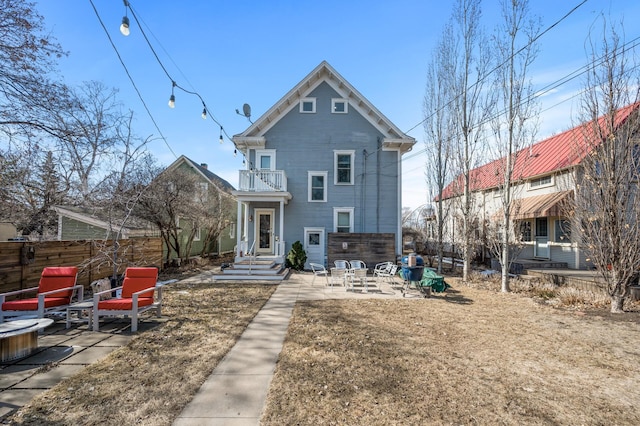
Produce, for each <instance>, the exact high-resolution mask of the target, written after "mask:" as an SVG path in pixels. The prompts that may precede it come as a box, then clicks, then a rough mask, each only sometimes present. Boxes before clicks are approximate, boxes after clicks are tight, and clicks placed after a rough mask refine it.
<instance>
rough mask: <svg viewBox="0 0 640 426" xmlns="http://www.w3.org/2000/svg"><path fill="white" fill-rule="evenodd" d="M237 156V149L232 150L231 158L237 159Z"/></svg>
mask: <svg viewBox="0 0 640 426" xmlns="http://www.w3.org/2000/svg"><path fill="white" fill-rule="evenodd" d="M237 156H238V150H237V149H234V150H233V157H234V158H235V157H237Z"/></svg>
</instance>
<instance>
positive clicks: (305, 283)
mask: <svg viewBox="0 0 640 426" xmlns="http://www.w3.org/2000/svg"><path fill="white" fill-rule="evenodd" d="M312 278H313V276H312V275H310V274H294V275H292V276H291V277H290V278H289V279H288V280H286V281H283V282H282V283H280V284H279V285H278V289H277V290H276V291H275V292H274V294H273V295H272V296H271V298H270V299H269V301H268V302H267V303H266V304H265V306H264V307H263V308H262V310H261V311H260V312H259V313H258V314H257V315H256V317H255V318H254V319H253V321H252V322H251V324H249V326H248V327H247V329H246V330H245V332H244V333H243V334H242V336H241V337H240V339H239V340H238V342H237V343H236V345H235V346H234V347H233V348H232V349H231V351H229V353H228V354H227V355H226V356H225V357H224V358H223V360H222V361H221V362H220V364H218V366H217V367H216V369H215V370H214V371H213V374H212V375H211V376H210V377H209V379H207V381H206V382H205V383H204V384H203V385H202V387H201V388H200V390H199V392H198V393H197V394H196V396H195V397H194V399H193V400H192V401H191V403H190V404H189V405H187V406H186V407H185V409H184V410H183V411H182V413H181V414H180V415H179V416H178V418H177V419H176V421H175V422H174V425H175V426H195V425H203V426H204V425H207V426H216V425H233V426H244V425H257V424H259V420H260V416H261V414H262V410H263V408H264V404H265V400H266V397H267V392H268V391H269V384H270V383H271V378H272V377H273V372H274V370H275V368H276V363H277V362H278V357H279V354H280V351H281V350H282V346H283V343H284V338H285V335H286V334H287V328H288V326H289V319H290V318H291V314H292V312H293V306H294V305H295V303H296V301H298V300H323V299H347V298H362V299H366V298H398V297H402V293H401V292H400V289H399V288H396V289H393V288H391V287H390V286H389V285H388V284H386V283H385V284H382V285H381V286H380V288H378V287H376V286H370V289H369V290H370V291H369V292H366V293H365V292H364V291H363V289H362V288H361V287H356V289H355V291H353V292H352V291H345V288H344V287H337V286H336V287H333V288H332V287H327V286H325V281H324V278H320V277H319V278H317V279H316V280H315V283H314V284H315V285H313V286H312V285H311V281H312ZM407 298H420V299H422V298H423V297H422V295H420V294H419V293H417V292H412V293H410V294H407Z"/></svg>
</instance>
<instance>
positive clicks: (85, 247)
mask: <svg viewBox="0 0 640 426" xmlns="http://www.w3.org/2000/svg"><path fill="white" fill-rule="evenodd" d="M113 243H114V242H113V241H112V240H106V241H101V240H79V241H42V242H38V241H26V242H0V293H1V292H7V291H12V290H21V289H24V288H30V287H36V286H37V285H38V282H39V280H40V275H41V274H42V269H43V268H45V267H47V266H77V267H78V268H79V271H78V284H82V285H83V286H85V288H88V287H89V284H91V282H92V281H94V280H97V279H99V278H104V277H108V276H111V275H113V262H112V260H111V259H112V258H113V249H114V246H113ZM118 244H119V247H118V256H117V259H118V263H119V267H118V273H122V272H124V270H125V269H126V267H127V266H157V267H159V268H160V267H161V266H162V240H161V239H160V238H133V239H129V240H120V241H119V242H118Z"/></svg>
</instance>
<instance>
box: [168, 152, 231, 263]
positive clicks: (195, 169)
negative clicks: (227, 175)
mask: <svg viewBox="0 0 640 426" xmlns="http://www.w3.org/2000/svg"><path fill="white" fill-rule="evenodd" d="M172 170H184V171H187V172H190V173H194V175H195V176H196V177H197V178H198V181H199V185H200V189H201V191H203V192H204V193H211V191H210V190H211V189H214V188H215V189H217V190H218V191H219V192H220V193H221V194H222V196H223V197H227V198H233V195H232V192H233V191H234V190H235V188H234V187H233V186H232V185H231V184H230V183H229V182H227V181H226V180H224V179H222V178H221V177H220V176H218V175H216V174H215V173H213V172H211V170H209V168H208V166H207V164H206V163H200V164H199V163H196V162H195V161H193V160H191V159H190V158H188V157H186V156H184V155H181V156H180V158H178V159H177V160H176V161H174V162H173V163H172V164H171V165H169V166H168V167H167V168H166V169H165V172H166V171H172ZM234 202H235V200H234ZM224 220H225V222H226V223H225V224H224V226H225V229H224V230H223V232H222V233H221V234H220V236H219V237H218V240H217V241H212V242H211V243H210V244H209V247H207V248H206V250H205V252H207V253H219V254H221V253H229V252H233V249H234V247H235V244H236V240H235V229H236V223H237V218H236V216H235V210H234V211H232V212H231V213H230V215H228V216H227V217H225V219H224ZM192 226H193V224H192V223H190V222H189V221H187V220H183V219H180V223H179V227H180V228H181V229H182V234H183V236H184V240H183V241H182V242H181V244H182V246H183V247H184V244H185V242H186V239H187V236H188V235H189V231H190V230H191V228H192ZM206 232H207V229H205V228H202V229H200V228H199V229H197V230H196V237H195V238H194V241H193V245H192V246H191V253H190V256H197V255H199V254H200V253H201V252H202V249H203V245H204V239H205V238H204V236H205V235H206ZM165 250H166V247H165ZM165 255H166V252H165ZM175 257H176V256H172V258H175Z"/></svg>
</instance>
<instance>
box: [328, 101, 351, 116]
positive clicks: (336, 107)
mask: <svg viewBox="0 0 640 426" xmlns="http://www.w3.org/2000/svg"><path fill="white" fill-rule="evenodd" d="M331 112H332V113H333V114H346V113H348V112H349V103H348V102H347V100H346V99H341V98H333V99H331Z"/></svg>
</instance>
